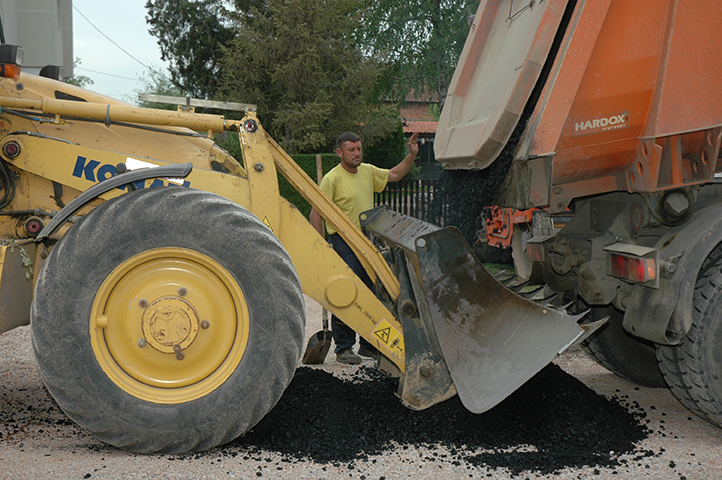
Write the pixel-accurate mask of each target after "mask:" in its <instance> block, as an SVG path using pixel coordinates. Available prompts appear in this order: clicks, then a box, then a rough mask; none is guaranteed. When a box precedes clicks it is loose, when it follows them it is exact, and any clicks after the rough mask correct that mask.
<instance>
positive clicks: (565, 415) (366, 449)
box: [222, 365, 654, 474]
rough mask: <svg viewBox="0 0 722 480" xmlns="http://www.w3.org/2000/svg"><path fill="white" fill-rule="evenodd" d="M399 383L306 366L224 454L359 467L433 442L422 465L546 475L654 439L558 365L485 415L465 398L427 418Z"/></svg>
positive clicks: (367, 371)
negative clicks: (405, 402) (399, 390)
mask: <svg viewBox="0 0 722 480" xmlns="http://www.w3.org/2000/svg"><path fill="white" fill-rule="evenodd" d="M397 384H398V380H396V379H391V378H388V377H385V376H383V375H382V374H381V373H379V372H378V371H376V370H375V369H371V368H367V367H362V368H361V369H360V370H359V371H358V373H357V374H356V376H354V377H353V378H350V379H347V380H342V379H339V378H337V377H335V376H333V375H331V374H330V373H328V372H325V371H322V370H316V369H311V368H307V367H302V368H300V369H298V371H297V372H296V375H295V377H294V379H293V381H292V383H291V385H290V386H289V388H288V390H287V391H286V392H285V393H284V395H283V397H282V398H281V400H280V402H279V403H278V405H276V407H275V408H274V409H273V410H272V411H271V412H270V413H269V414H268V415H267V416H266V417H265V418H264V419H263V420H262V421H261V422H260V423H259V424H258V425H257V426H256V427H255V428H253V429H252V430H251V431H250V432H248V433H247V434H246V435H244V436H243V437H241V438H239V439H237V440H235V441H234V442H232V443H230V444H228V445H226V446H225V447H222V451H223V452H225V453H226V454H229V453H230V454H233V455H234V456H235V455H250V456H252V457H253V458H256V457H258V458H264V455H265V456H267V455H268V452H276V453H278V454H280V455H282V456H283V457H284V458H286V459H288V460H289V461H295V460H303V459H311V460H313V461H316V462H320V463H329V464H333V465H349V464H351V465H353V464H354V463H357V462H363V461H368V459H369V456H377V455H383V454H384V452H386V451H390V450H392V449H393V448H394V445H397V446H402V448H403V447H405V446H407V445H408V446H425V447H430V450H429V451H430V452H433V453H428V454H424V456H423V457H422V458H421V459H420V461H423V462H465V463H466V464H467V465H468V466H469V468H472V469H474V468H476V467H480V466H488V467H490V468H503V469H508V470H509V471H511V472H512V473H521V472H524V471H532V472H538V473H541V474H545V473H553V472H557V471H559V470H561V469H563V468H565V467H583V466H591V467H595V466H599V467H616V466H619V465H622V466H623V465H624V462H622V464H620V463H619V460H618V457H619V456H620V455H623V454H630V453H635V448H636V444H637V443H638V442H639V441H641V440H643V439H644V438H646V437H647V434H648V430H647V429H646V427H644V426H643V425H642V423H641V422H642V420H643V417H644V413H643V412H641V411H640V410H637V411H630V410H628V409H627V408H625V407H624V406H622V405H620V404H619V403H617V402H615V401H611V400H607V399H605V398H604V397H602V396H600V395H598V394H596V393H595V392H594V391H593V390H590V389H589V388H588V387H586V386H585V385H584V384H582V383H581V382H579V381H578V380H576V379H575V378H574V377H572V376H571V375H569V374H567V373H565V372H564V371H563V370H561V369H560V368H559V367H557V366H555V365H550V366H548V367H546V368H545V369H544V370H542V371H541V372H540V373H539V374H538V375H536V376H535V377H534V378H532V379H531V380H529V381H528V382H527V383H526V384H525V385H524V386H522V387H521V388H520V389H519V390H517V391H516V392H515V393H513V394H512V395H511V396H510V397H509V398H507V399H506V400H505V401H504V402H502V403H501V404H500V405H498V406H496V407H495V408H494V409H492V410H491V411H489V412H487V413H484V414H481V415H475V414H472V413H470V412H468V411H467V410H466V409H465V408H464V407H463V405H462V404H461V402H460V400H459V399H458V397H454V398H452V399H450V400H448V401H446V402H444V403H442V404H439V405H436V406H434V407H432V408H430V409H428V410H425V411H422V412H414V411H411V410H408V409H406V408H405V407H403V406H402V405H401V403H400V402H399V400H398V398H397V397H396V396H395V395H394V392H395V391H396V387H397ZM242 451H245V452H247V453H242ZM636 454H637V455H638V456H639V457H640V458H643V457H644V456H645V455H654V454H653V453H652V452H640V451H636ZM249 458H250V457H249Z"/></svg>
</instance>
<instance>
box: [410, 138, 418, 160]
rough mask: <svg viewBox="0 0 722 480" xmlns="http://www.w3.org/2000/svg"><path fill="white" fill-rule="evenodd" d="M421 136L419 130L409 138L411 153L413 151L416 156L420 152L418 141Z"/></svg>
mask: <svg viewBox="0 0 722 480" xmlns="http://www.w3.org/2000/svg"><path fill="white" fill-rule="evenodd" d="M418 138H419V132H416V133H414V134H413V135H411V138H409V153H413V154H414V156H416V155H418V154H419V142H417V140H418Z"/></svg>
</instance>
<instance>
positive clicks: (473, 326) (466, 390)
mask: <svg viewBox="0 0 722 480" xmlns="http://www.w3.org/2000/svg"><path fill="white" fill-rule="evenodd" d="M364 215H365V216H366V217H367V218H366V223H365V225H364V228H367V229H368V230H370V231H371V232H373V233H374V234H375V235H377V236H378V237H380V238H383V239H384V240H385V241H386V242H387V243H388V244H390V245H392V246H396V247H400V248H402V249H403V250H404V252H405V254H406V257H407V263H409V264H410V265H413V268H414V270H415V273H416V277H417V278H416V281H417V288H415V290H414V294H415V295H416V302H417V304H421V303H422V302H423V303H424V305H419V309H418V311H419V312H421V313H422V317H423V316H428V317H429V318H425V319H424V318H422V324H423V325H424V326H425V329H426V331H427V335H434V336H435V337H436V338H435V339H433V338H432V339H430V341H429V343H430V344H431V345H435V344H436V345H438V346H439V347H440V349H441V352H440V354H441V356H442V358H443V359H444V361H445V362H446V366H447V368H448V370H449V374H450V376H451V379H452V380H453V382H454V385H455V387H456V390H457V391H458V394H459V397H460V399H461V401H462V403H463V404H464V406H465V407H466V408H467V409H469V410H470V411H472V412H474V413H482V412H485V411H487V410H489V409H491V408H492V407H494V406H495V405H497V404H498V403H499V402H501V401H502V400H504V399H505V398H506V397H507V396H509V395H510V394H511V393H512V392H514V391H515V390H516V389H517V388H519V387H520V386H521V385H522V384H524V383H525V382H526V381H527V380H528V379H530V378H531V377H533V376H534V375H535V374H536V373H538V372H539V371H540V370H541V369H542V368H544V367H545V366H546V365H547V364H549V363H550V362H551V361H552V360H554V358H555V357H556V356H557V355H559V354H560V353H562V352H563V351H564V350H566V349H567V348H569V347H570V346H572V345H574V344H576V343H578V342H580V341H582V340H583V339H584V338H586V337H587V336H588V335H590V334H591V333H593V332H594V331H595V330H596V329H597V328H598V327H599V326H601V325H602V324H603V323H604V321H601V322H598V323H595V324H590V325H585V326H580V325H579V324H578V323H577V320H578V319H577V318H574V317H572V316H570V315H567V314H565V313H562V312H559V311H556V310H554V309H551V308H549V307H545V306H542V305H538V304H536V303H534V302H531V301H529V300H526V299H525V298H523V297H521V296H519V295H517V294H515V293H513V292H512V291H511V290H509V289H507V288H506V287H504V286H503V285H502V284H501V283H499V282H498V281H497V280H496V279H494V277H493V276H492V275H491V274H489V273H488V272H487V271H486V269H484V267H483V266H482V264H481V262H479V260H478V259H477V258H476V255H474V253H473V251H472V249H471V248H470V247H469V245H468V243H467V242H466V240H465V239H464V237H463V236H462V235H461V232H459V230H458V229H456V228H454V227H449V228H443V229H440V228H438V227H434V226H432V225H430V224H426V223H425V222H421V221H419V220H416V219H414V218H411V217H406V216H404V215H401V214H398V213H396V212H391V211H390V210H385V209H381V208H379V209H376V210H372V211H370V212H366V213H365V214H364ZM419 224H423V225H422V226H419ZM432 230H433V231H432ZM430 231H431V232H430ZM429 232H430V233H429ZM419 233H421V234H419Z"/></svg>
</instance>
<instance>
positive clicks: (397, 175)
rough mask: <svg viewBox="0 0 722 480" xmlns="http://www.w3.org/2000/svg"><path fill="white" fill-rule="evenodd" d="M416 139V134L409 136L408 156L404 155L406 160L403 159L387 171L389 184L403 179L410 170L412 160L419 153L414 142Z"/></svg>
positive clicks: (417, 134) (417, 146)
mask: <svg viewBox="0 0 722 480" xmlns="http://www.w3.org/2000/svg"><path fill="white" fill-rule="evenodd" d="M418 138H419V133H418V132H417V133H414V134H413V135H411V138H409V154H408V155H406V158H404V159H403V160H402V161H401V163H399V164H398V165H396V166H395V167H394V168H392V169H391V170H389V182H398V181H399V180H401V179H402V178H404V175H406V174H407V173H408V172H409V169H411V165H413V164H414V159H415V158H416V155H418V153H419V144H418V143H417V141H416V140H417V139H418Z"/></svg>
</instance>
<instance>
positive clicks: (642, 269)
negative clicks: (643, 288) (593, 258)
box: [611, 253, 657, 283]
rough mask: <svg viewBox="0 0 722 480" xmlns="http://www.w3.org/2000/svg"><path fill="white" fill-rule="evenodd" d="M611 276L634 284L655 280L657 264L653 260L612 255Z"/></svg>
mask: <svg viewBox="0 0 722 480" xmlns="http://www.w3.org/2000/svg"><path fill="white" fill-rule="evenodd" d="M611 262H612V276H613V277H618V278H622V279H624V280H629V281H630V282H635V283H646V282H648V281H650V280H656V278H657V262H656V261H655V259H653V258H639V257H630V256H625V255H622V254H619V253H612V255H611Z"/></svg>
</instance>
